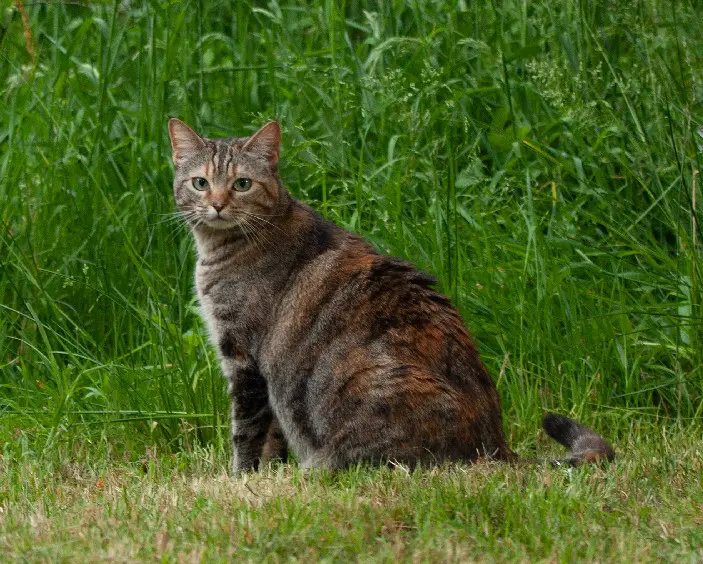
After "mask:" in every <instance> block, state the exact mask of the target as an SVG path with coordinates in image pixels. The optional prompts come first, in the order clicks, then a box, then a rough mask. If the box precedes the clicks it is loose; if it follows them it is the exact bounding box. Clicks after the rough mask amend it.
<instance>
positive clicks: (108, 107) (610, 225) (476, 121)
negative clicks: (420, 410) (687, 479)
mask: <svg viewBox="0 0 703 564" xmlns="http://www.w3.org/2000/svg"><path fill="white" fill-rule="evenodd" d="M20 4H21V3H20V2H12V3H10V4H9V6H7V5H6V7H5V8H3V9H2V11H0V100H1V101H0V202H2V205H1V206H0V221H1V225H0V441H1V442H2V444H4V447H3V448H4V456H5V457H6V458H5V461H6V464H9V462H8V461H17V460H36V459H42V460H43V459H45V458H42V457H49V458H51V457H52V456H55V453H56V452H61V453H64V455H65V456H68V457H69V458H71V456H73V457H77V456H78V454H77V453H82V454H81V455H80V456H86V454H85V453H86V452H90V450H89V446H86V445H95V448H96V449H98V446H99V448H101V449H106V450H105V452H110V453H112V454H111V456H112V457H114V458H115V459H116V460H123V461H127V462H129V461H133V460H135V459H137V458H138V457H139V456H142V455H143V454H144V452H152V450H150V449H157V450H158V452H165V453H173V454H178V453H183V452H193V451H194V449H196V450H197V449H199V448H205V449H208V448H209V449H211V451H212V452H217V453H219V454H218V456H221V458H222V459H225V458H226V452H227V448H228V444H227V443H228V440H227V425H228V407H227V399H226V395H225V390H224V383H223V381H222V379H221V377H220V375H219V369H218V367H217V365H216V361H215V358H214V355H213V354H212V352H211V351H210V350H209V348H208V346H207V344H206V334H205V331H204V328H203V325H202V322H201V321H200V319H199V318H198V315H197V304H196V302H195V300H194V298H193V292H192V270H193V262H194V261H193V258H194V257H193V250H192V246H191V242H190V238H189V236H188V233H187V232H186V231H185V229H184V228H183V226H182V225H181V224H180V223H179V222H178V221H177V218H175V216H174V215H173V206H172V201H171V173H172V168H171V162H170V147H169V143H168V136H167V131H166V121H167V118H168V117H169V116H177V117H180V118H182V119H184V120H185V121H186V122H188V123H189V124H191V125H192V126H194V127H195V128H196V129H197V130H198V131H199V132H201V133H203V134H205V135H207V136H231V135H246V134H248V133H251V132H252V131H254V130H255V129H256V128H258V127H259V126H260V125H261V124H262V123H264V122H265V121H266V120H268V119H274V118H275V119H279V120H280V121H281V123H282V125H283V129H284V137H283V153H282V163H281V166H282V176H283V179H284V181H285V183H286V184H287V186H288V187H289V188H290V190H291V191H292V192H293V193H294V194H295V195H296V196H297V197H299V198H302V199H304V200H305V201H307V202H309V203H310V204H312V205H313V206H314V207H315V208H316V209H317V210H319V211H320V213H321V214H323V215H324V216H325V217H327V218H329V219H331V220H333V221H335V222H337V223H338V224H340V225H342V226H344V227H347V228H349V229H352V230H355V231H358V232H360V233H362V234H363V235H364V236H365V237H367V238H368V239H370V240H371V241H373V243H374V244H375V245H376V246H377V247H378V248H379V249H381V250H383V251H384V252H387V253H391V254H394V255H398V256H402V257H404V258H407V259H409V260H411V261H413V262H414V263H415V264H417V265H418V266H419V267H420V268H423V269H426V270H428V271H430V272H432V273H434V274H435V275H436V276H437V277H438V279H439V281H440V285H441V288H442V290H443V291H444V292H446V293H447V294H448V295H449V296H451V298H452V300H453V301H454V303H455V304H456V305H457V306H458V307H459V309H460V310H461V312H462V314H463V315H464V317H465V319H466V320H467V323H468V325H469V326H470V328H471V331H472V333H473V335H474V337H475V339H476V340H477V342H478V346H479V350H480V352H481V355H482V357H483V359H484V361H485V362H486V364H487V366H488V367H489V370H490V371H491V373H492V374H493V376H494V379H495V380H496V382H497V384H498V388H499V390H500V393H501V396H502V398H503V412H504V415H505V419H506V423H505V427H506V432H507V433H508V435H509V437H510V441H511V444H513V445H514V446H515V448H516V449H517V450H519V451H520V452H522V453H525V454H531V453H534V451H535V449H536V447H537V437H538V435H537V429H538V427H539V420H540V417H541V413H542V410H543V409H550V410H555V411H559V412H562V413H569V414H572V415H574V416H576V417H578V418H580V419H581V420H583V421H584V422H587V423H590V424H594V425H596V426H597V427H598V428H599V429H600V430H601V431H603V433H604V434H605V435H606V436H607V437H608V438H609V439H611V440H612V441H613V442H614V443H615V444H616V445H626V444H627V441H629V440H632V437H634V436H643V437H647V436H648V437H654V436H660V435H661V434H662V433H664V436H666V432H667V430H669V431H671V432H676V430H678V431H679V432H682V433H684V434H686V433H690V432H691V430H693V431H692V432H693V433H694V434H695V433H697V435H698V436H699V437H700V424H699V423H700V419H701V416H702V415H703V316H702V311H701V304H702V302H703V289H702V285H701V282H702V278H703V268H702V258H703V257H702V249H703V237H702V236H701V235H702V234H701V223H703V218H700V217H699V221H698V222H697V223H696V208H697V210H698V211H699V212H700V210H701V202H703V195H702V193H701V184H702V182H701V178H700V176H697V174H698V171H699V170H701V169H702V168H703V167H702V166H701V165H702V161H703V152H702V146H703V130H702V129H701V126H702V124H703V106H702V104H701V100H702V99H703V41H702V40H701V30H702V29H703V6H701V4H700V2H698V1H696V0H624V1H620V2H598V1H595V0H567V1H564V2H550V1H548V0H535V1H529V2H528V1H526V0H504V1H502V2H500V1H497V0H496V1H495V2H468V1H463V0H461V1H459V2H440V1H422V0H415V1H411V0H407V1H406V0H393V1H390V2H371V1H360V2H346V3H345V2H332V1H321V0H318V1H315V2H312V3H311V2H303V1H295V0H293V1H286V2H275V1H271V2H268V3H258V2H246V1H238V2H229V1H225V0H221V1H216V0H199V1H189V2H174V1H171V2H169V1H158V2H157V1H153V2H137V1H131V2H130V1H114V2H105V3H103V2H65V3H63V2H53V3H43V2H32V3H29V2H27V3H25V5H23V6H20ZM20 8H21V9H20ZM696 200H697V203H696ZM699 215H700V214H699ZM672 430H673V431H672ZM655 442H656V440H655ZM100 445H102V446H100ZM696 445H699V443H694V446H693V447H691V448H694V449H695V448H699V446H696ZM85 449H88V450H87V451H86V450H85ZM621 449H622V447H621ZM95 452H96V453H97V452H103V451H102V450H100V451H99V450H95ZM620 452H622V450H620ZM71 453H73V454H71ZM62 456H63V455H62ZM93 456H97V455H96V454H93ZM37 457H38V458H37ZM0 502H2V499H1V498H0ZM0 509H1V507H0Z"/></svg>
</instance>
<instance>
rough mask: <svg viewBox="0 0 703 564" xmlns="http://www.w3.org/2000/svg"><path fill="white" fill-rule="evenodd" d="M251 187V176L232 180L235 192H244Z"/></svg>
mask: <svg viewBox="0 0 703 564" xmlns="http://www.w3.org/2000/svg"><path fill="white" fill-rule="evenodd" d="M249 188H251V178H237V180H235V181H234V189H235V190H236V191H237V192H246V191H247V190H249Z"/></svg>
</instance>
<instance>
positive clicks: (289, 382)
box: [169, 119, 612, 472]
mask: <svg viewBox="0 0 703 564" xmlns="http://www.w3.org/2000/svg"><path fill="white" fill-rule="evenodd" d="M169 132H170V135H171V143H172V148H173V161H174V165H175V178H174V197H175V200H176V203H177V206H178V209H179V210H180V212H181V213H182V214H183V217H184V219H185V220H186V221H187V222H188V224H189V225H190V227H191V229H192V232H193V234H194V237H195V242H196V245H197V251H198V262H197V268H196V287H197V292H198V297H199V299H200V304H201V307H202V311H203V314H204V317H205V319H206V321H207V325H208V328H209V331H210V336H211V340H212V343H213V344H214V345H215V346H216V347H217V350H218V353H219V356H220V360H221V364H222V370H223V372H224V374H225V376H226V377H227V379H228V381H229V394H230V397H231V400H232V443H233V463H232V468H233V470H234V471H235V472H239V471H243V470H247V469H250V468H256V467H257V465H258V464H259V461H260V460H261V459H262V458H285V455H286V452H287V449H288V448H290V449H291V450H292V451H293V452H294V453H295V455H296V457H297V458H298V459H299V460H300V461H301V463H302V464H303V465H304V466H306V467H328V468H339V467H344V466H347V465H349V464H354V463H358V462H375V463H383V462H387V461H392V460H394V461H401V462H406V463H409V464H415V463H435V462H441V461H444V460H467V461H473V460H476V459H477V458H479V457H489V458H492V459H497V460H515V459H516V455H515V454H514V453H513V452H512V450H511V449H510V448H509V447H508V445H507V444H506V442H505V438H504V435H503V423H502V415H501V409H500V402H499V398H498V393H497V391H496V388H495V385H494V383H493V381H492V379H491V377H490V375H489V374H488V372H487V371H486V368H485V367H484V365H483V363H482V362H481V360H480V358H479V356H478V353H477V352H476V348H475V346H474V343H473V341H472V339H471V336H470V335H469V332H468V330H467V329H466V328H465V326H464V323H463V321H462V319H461V318H460V316H459V314H458V313H457V311H456V309H455V308H454V307H453V306H452V305H451V304H450V303H449V301H448V299H447V298H446V297H445V296H443V295H441V294H439V293H438V292H437V291H436V290H435V289H434V284H435V281H434V280H433V278H432V277H430V276H429V275H427V274H425V273H423V272H420V271H418V270H416V269H415V268H414V267H412V266H411V265H410V264H408V263H406V262H404V261H402V260H399V259H396V258H392V257H388V256H384V255H381V254H379V253H378V252H376V251H375V250H374V249H373V248H371V247H370V246H369V245H368V244H367V243H366V242H365V241H364V240H362V239H361V238H359V237H358V236H357V235H355V234H353V233H350V232H348V231H345V230H343V229H340V228H339V227H337V226H336V225H334V224H332V223H330V222H328V221H325V220H324V219H322V218H321V217H320V216H318V215H317V214H316V213H315V212H314V211H313V210H312V209H310V208H309V207H308V206H306V205H305V204H303V203H301V202H299V201H297V200H295V199H294V198H293V197H292V196H291V195H290V194H289V193H288V192H287V190H286V189H285V188H284V187H283V184H282V183H281V181H280V178H279V176H278V170H277V166H276V165H277V161H278V151H279V143H280V127H279V125H278V123H276V122H271V123H269V124H267V125H265V126H264V127H263V128H262V129H260V130H259V131H258V132H257V133H255V134H254V135H253V136H252V137H250V138H232V139H205V138H202V137H200V136H198V135H197V134H196V133H195V132H194V131H192V130H191V129H190V128H189V127H188V126H186V125H185V124H184V123H183V122H181V121H179V120H176V119H172V120H171V121H170V122H169ZM194 178H195V179H199V178H203V179H206V180H207V186H208V189H207V190H198V189H196V188H195V187H194V181H193V179H194ZM238 179H250V180H251V187H250V188H249V189H247V190H244V191H241V190H237V189H236V186H237V184H236V183H237V182H238ZM195 182H196V183H197V182H201V181H198V180H196V181H195ZM242 182H245V183H246V181H242ZM564 421H571V420H568V419H566V418H560V419H549V422H550V424H551V425H550V427H549V431H550V434H552V436H555V435H556V437H555V438H557V440H561V442H563V443H565V444H569V445H571V444H578V436H572V435H573V433H574V432H575V433H576V435H578V433H579V432H580V430H582V429H588V428H587V427H583V426H578V425H579V424H575V425H576V426H573V425H572V426H570V425H567V424H565V423H564ZM574 423H575V422H574ZM561 431H563V433H564V434H566V435H568V437H563V436H562V435H560V433H561ZM588 431H589V432H590V433H592V434H593V435H595V433H593V431H590V429H589V430H588ZM589 436H591V435H589ZM595 436H596V437H597V435H595ZM591 438H592V436H591ZM562 439H563V440H562ZM601 441H602V444H600V443H598V441H595V440H591V441H590V442H589V443H588V444H589V449H588V453H589V455H588V456H589V459H591V458H594V453H593V452H592V449H590V447H591V446H594V445H595V447H596V448H597V449H598V448H600V449H601V451H603V452H602V454H603V456H602V457H603V458H610V454H611V453H612V449H610V447H609V445H607V443H605V441H603V440H602V439H601ZM606 448H607V449H610V450H609V451H608V452H607V453H606V452H605V450H604V449H606ZM599 452H600V451H599ZM574 454H576V456H575V458H574V455H572V458H571V459H568V461H569V462H572V463H574V462H579V461H580V460H581V459H580V458H578V455H577V453H574ZM596 454H598V453H596ZM606 454H607V456H606ZM595 457H596V458H597V457H598V456H595ZM583 459H584V460H585V459H586V457H584V458H583Z"/></svg>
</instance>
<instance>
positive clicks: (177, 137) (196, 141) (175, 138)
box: [168, 118, 205, 166]
mask: <svg viewBox="0 0 703 564" xmlns="http://www.w3.org/2000/svg"><path fill="white" fill-rule="evenodd" d="M168 134H169V135H170V137H171V150H172V155H171V156H172V158H173V164H174V165H176V166H178V165H180V164H181V163H183V161H185V160H186V159H187V158H188V157H189V156H190V155H191V154H192V153H194V152H196V151H199V150H200V149H202V148H203V147H205V141H203V138H202V137H200V135H198V134H197V133H196V132H195V131H193V130H192V129H191V128H190V127H188V126H187V125H186V124H185V123H183V122H182V121H181V120H180V119H176V118H171V119H170V120H168Z"/></svg>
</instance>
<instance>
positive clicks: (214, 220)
mask: <svg viewBox="0 0 703 564" xmlns="http://www.w3.org/2000/svg"><path fill="white" fill-rule="evenodd" d="M205 224H206V225H207V226H208V227H212V228H213V229H231V228H232V227H236V226H237V222H236V221H234V220H232V219H230V218H226V217H222V216H221V215H217V216H215V217H208V218H207V219H206V220H205Z"/></svg>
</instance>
